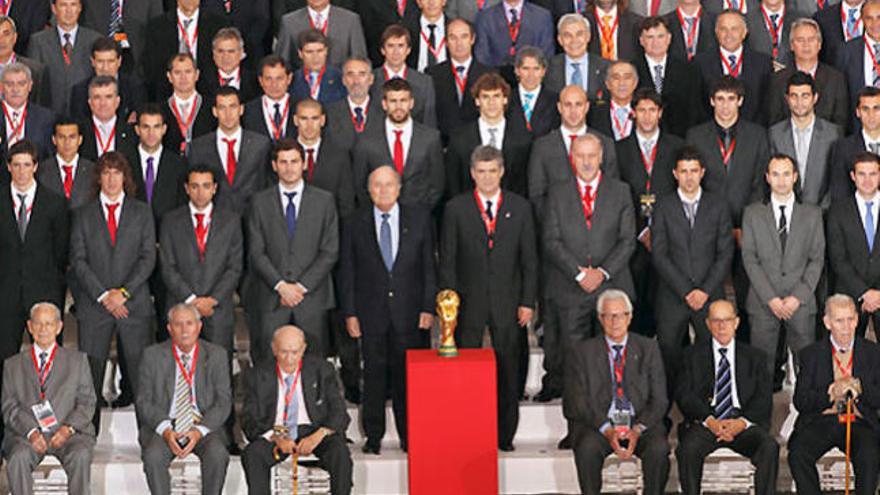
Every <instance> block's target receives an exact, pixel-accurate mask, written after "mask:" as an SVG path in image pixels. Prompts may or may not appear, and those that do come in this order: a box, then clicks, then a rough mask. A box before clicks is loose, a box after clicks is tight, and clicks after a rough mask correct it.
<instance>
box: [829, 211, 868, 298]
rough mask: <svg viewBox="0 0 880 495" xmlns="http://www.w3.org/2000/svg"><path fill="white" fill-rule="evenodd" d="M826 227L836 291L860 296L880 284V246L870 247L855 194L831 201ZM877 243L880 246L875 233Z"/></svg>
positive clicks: (855, 296)
mask: <svg viewBox="0 0 880 495" xmlns="http://www.w3.org/2000/svg"><path fill="white" fill-rule="evenodd" d="M825 229H826V232H827V235H826V237H827V239H829V242H828V260H829V262H830V267H831V270H833V272H834V275H835V276H834V278H833V280H834V290H835V292H840V293H843V294H847V295H849V296H851V297H852V298H853V299H855V300H859V299H860V298H861V297H862V294H864V293H865V291H867V290H868V289H873V288H877V287H880V261H878V257H880V249H874V250H873V251H871V252H869V251H868V240H867V239H866V238H865V228H864V224H863V223H862V217H861V214H860V213H859V208H858V206H857V205H856V198H855V196H854V195H853V194H850V195H848V196H845V197H841V198H836V199H834V200H833V201H832V202H831V209H829V210H828V217H827V220H826V222H825ZM874 246H880V244H878V243H877V237H876V236H875V237H874Z"/></svg>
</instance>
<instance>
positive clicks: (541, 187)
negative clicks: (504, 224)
mask: <svg viewBox="0 0 880 495" xmlns="http://www.w3.org/2000/svg"><path fill="white" fill-rule="evenodd" d="M588 132H592V133H593V134H595V135H597V136H599V139H601V140H602V152H603V155H602V173H603V174H604V175H605V176H606V177H613V178H618V177H620V173H619V172H618V170H617V151H616V147H615V146H614V140H612V139H611V138H610V137H608V136H606V135H604V134H601V133H599V132H596V131H595V130H590V129H588ZM563 139H566V138H564V137H563V135H562V131H561V128H560V129H556V130H554V131H552V132H550V133H549V134H547V135H546V136H543V137H541V138H538V140H537V141H535V144H533V145H532V152H531V155H529V188H528V189H529V199H530V200H531V202H532V204H534V205H535V210H536V213H537V215H538V218H539V219H540V218H542V210H543V208H544V201H545V199H546V197H547V193H548V191H549V190H550V188H551V187H552V186H553V185H554V184H558V183H562V182H568V181H569V180H571V178H572V176H573V174H572V172H571V163H570V162H569V161H568V152H567V151H566V148H565V143H564V142H563Z"/></svg>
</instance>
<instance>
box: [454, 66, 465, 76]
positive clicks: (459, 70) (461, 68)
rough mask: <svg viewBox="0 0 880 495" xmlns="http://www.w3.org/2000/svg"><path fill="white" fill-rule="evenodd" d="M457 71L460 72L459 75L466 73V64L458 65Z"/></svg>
mask: <svg viewBox="0 0 880 495" xmlns="http://www.w3.org/2000/svg"><path fill="white" fill-rule="evenodd" d="M455 72H458V75H459V76H461V75H462V74H464V66H463V65H458V66H456V67H455Z"/></svg>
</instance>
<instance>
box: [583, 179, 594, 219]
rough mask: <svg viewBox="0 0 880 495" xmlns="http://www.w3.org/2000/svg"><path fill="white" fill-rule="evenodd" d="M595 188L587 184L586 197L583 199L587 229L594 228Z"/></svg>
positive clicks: (585, 188)
mask: <svg viewBox="0 0 880 495" xmlns="http://www.w3.org/2000/svg"><path fill="white" fill-rule="evenodd" d="M593 199H594V198H593V186H591V185H589V184H587V186H586V187H584V195H583V196H582V197H581V202H582V203H583V205H584V218H586V219H587V229H590V228H592V227H593Z"/></svg>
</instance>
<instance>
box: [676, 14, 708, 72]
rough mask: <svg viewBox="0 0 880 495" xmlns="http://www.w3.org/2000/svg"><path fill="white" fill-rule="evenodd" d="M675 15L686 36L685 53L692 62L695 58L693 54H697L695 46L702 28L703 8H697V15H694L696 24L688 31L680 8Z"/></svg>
mask: <svg viewBox="0 0 880 495" xmlns="http://www.w3.org/2000/svg"><path fill="white" fill-rule="evenodd" d="M675 13H676V14H677V15H678V23H679V24H681V29H682V30H683V31H684V32H685V34H686V36H685V39H684V42H685V52H686V53H687V56H688V61H690V60H691V59H692V58H694V56H693V55H692V54H691V52H694V53H696V50H695V46H694V45H696V40H697V30H698V29H699V28H700V15H701V14H702V13H703V8H702V7H698V8H697V13H696V14H694V23H693V24H692V25H691V28H690V29H687V22H685V20H684V14H683V13H682V12H681V8H680V7H679V8H677V9H675Z"/></svg>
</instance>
